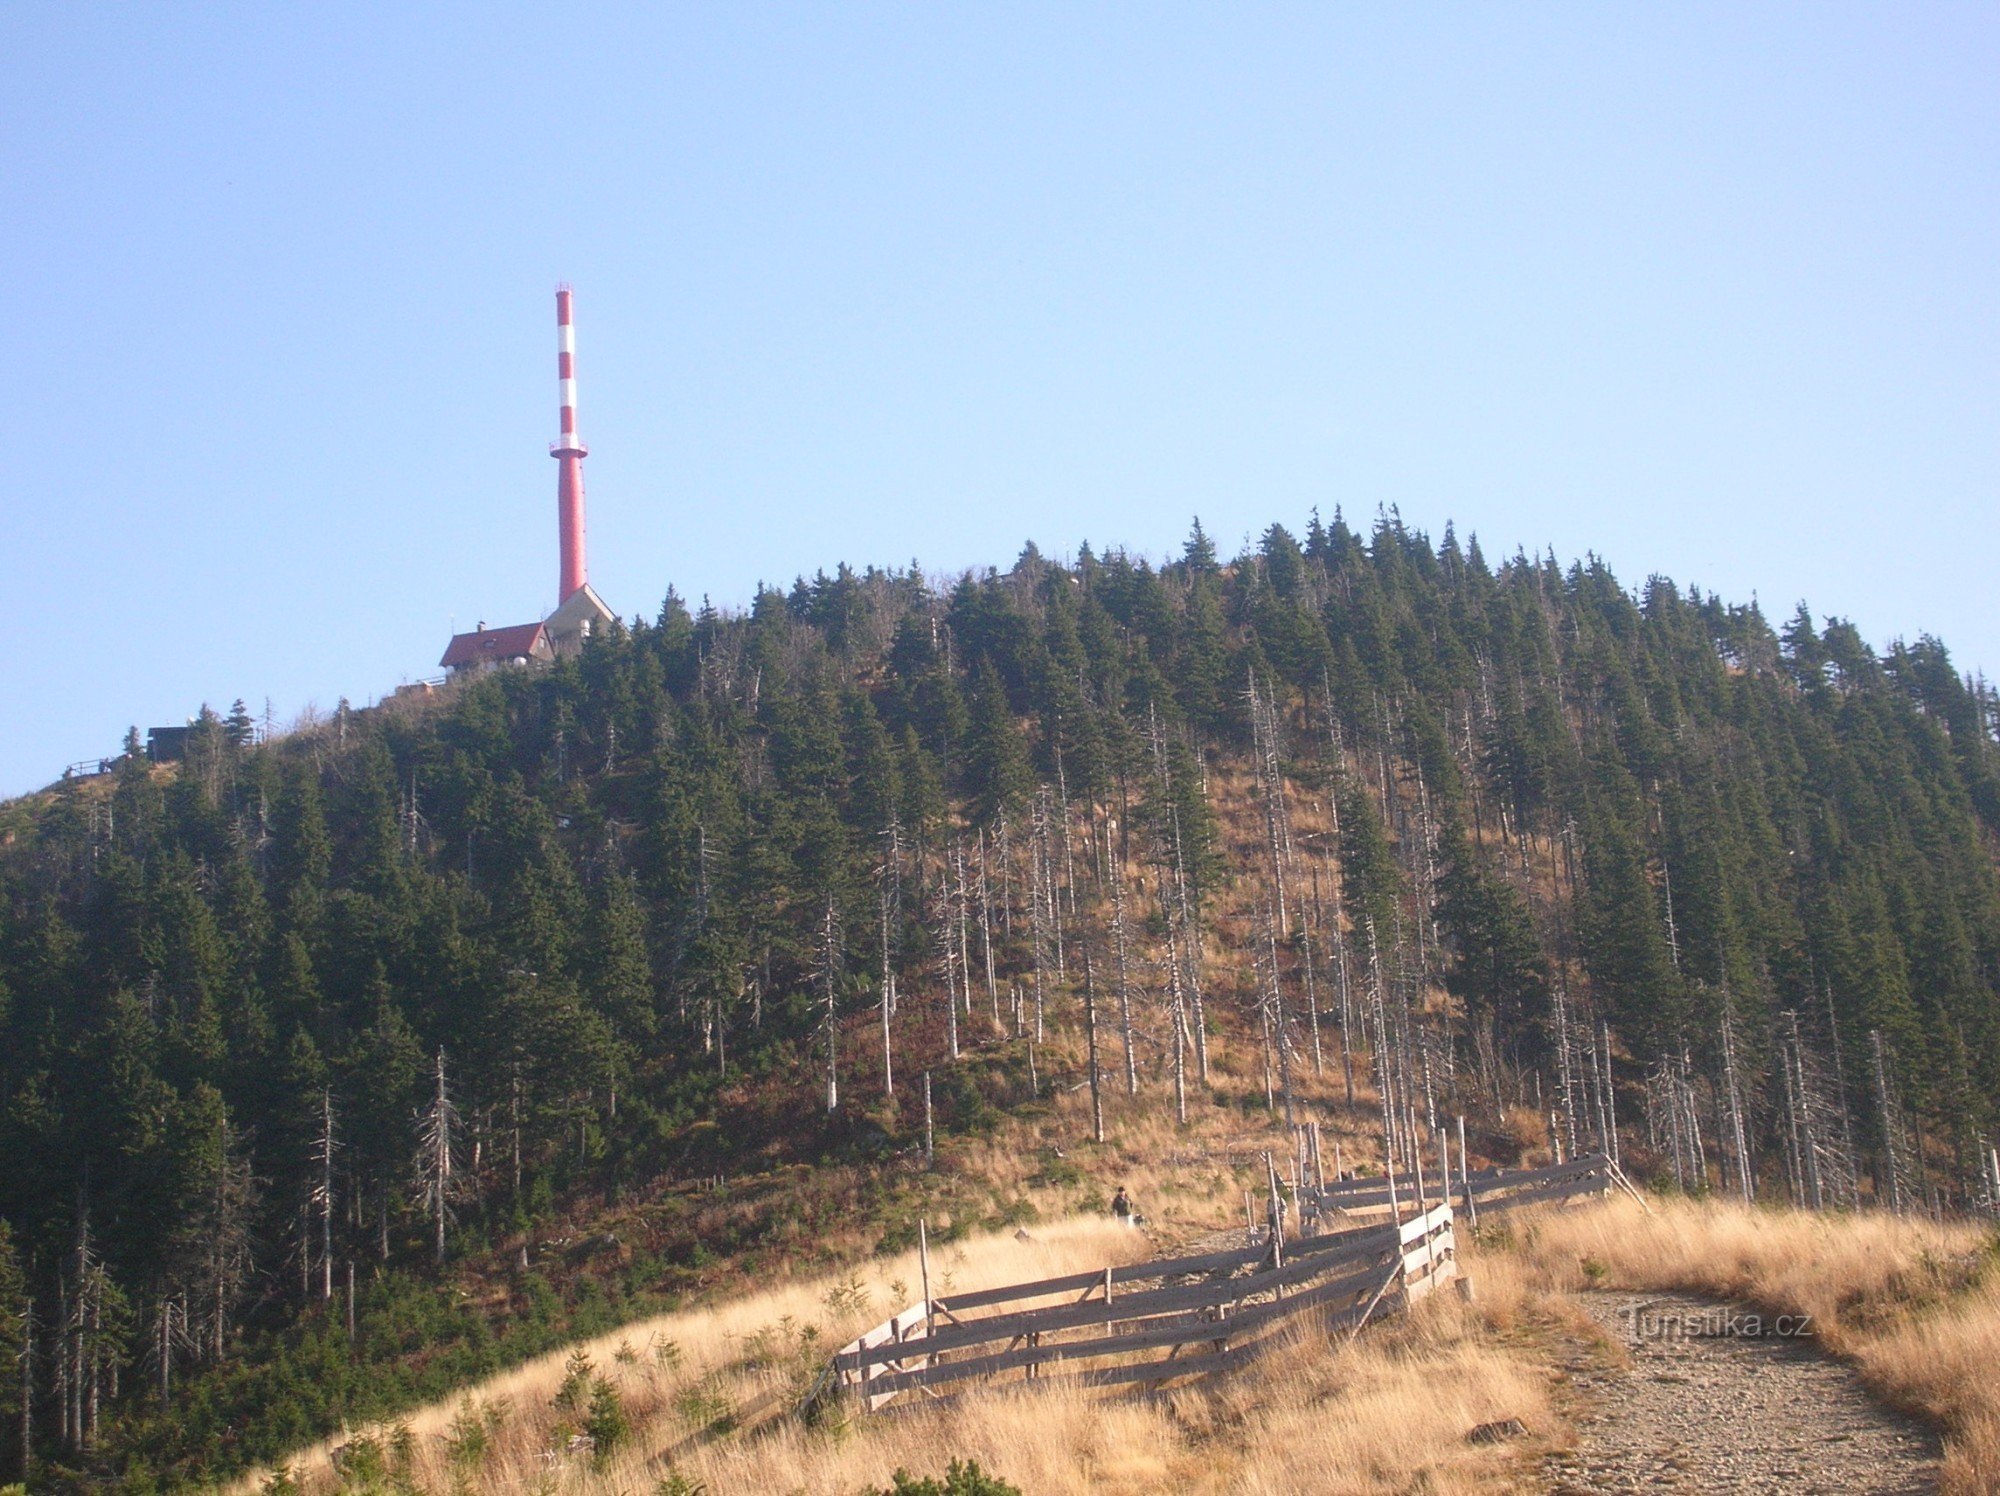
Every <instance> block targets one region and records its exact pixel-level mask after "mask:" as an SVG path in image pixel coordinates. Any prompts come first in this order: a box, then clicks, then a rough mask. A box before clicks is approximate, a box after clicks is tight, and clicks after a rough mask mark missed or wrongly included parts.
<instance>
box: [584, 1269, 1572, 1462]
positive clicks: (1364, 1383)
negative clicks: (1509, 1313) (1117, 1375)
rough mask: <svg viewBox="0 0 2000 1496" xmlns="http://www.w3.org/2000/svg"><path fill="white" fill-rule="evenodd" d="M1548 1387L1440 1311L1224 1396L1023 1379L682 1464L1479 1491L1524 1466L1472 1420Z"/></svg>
mask: <svg viewBox="0 0 2000 1496" xmlns="http://www.w3.org/2000/svg"><path fill="white" fill-rule="evenodd" d="M1550 1416H1551V1415H1550V1413H1549V1410H1548V1402H1547V1395H1546V1391H1545V1386H1544V1382H1543V1379H1542V1378H1541V1377H1539V1376H1538V1375H1537V1374H1536V1373H1535V1372H1534V1371H1533V1369H1532V1368H1531V1367H1529V1366H1528V1365H1526V1364H1525V1363H1523V1362H1522V1361H1520V1360H1518V1359H1516V1358H1515V1357H1513V1356H1512V1355H1510V1354H1508V1353H1506V1352H1503V1351H1500V1350H1497V1349H1495V1348H1493V1347H1492V1346H1491V1345H1488V1344H1484V1343H1482V1342H1481V1338H1480V1334H1479V1331H1478V1327H1477V1323H1476V1322H1475V1321H1472V1320H1471V1319H1469V1318H1468V1317H1466V1316H1465V1315H1464V1311H1462V1310H1461V1309H1460V1308H1459V1307H1458V1306H1457V1305H1455V1304H1452V1303H1446V1302H1439V1303H1437V1306H1436V1308H1435V1309H1434V1310H1430V1311H1427V1312H1426V1313H1425V1314H1423V1315H1422V1316H1420V1317H1419V1321H1418V1322H1416V1323H1413V1324H1410V1325H1407V1326H1398V1327H1395V1328H1394V1329H1392V1330H1388V1331H1384V1332H1378V1333H1376V1334H1373V1335H1370V1336H1367V1337H1364V1338H1363V1339H1362V1340H1361V1341H1359V1342H1358V1343H1356V1344H1355V1345H1352V1346H1342V1347H1339V1348H1337V1349H1330V1348H1329V1347H1328V1346H1327V1344H1326V1342H1325V1341H1324V1340H1323V1339H1321V1338H1318V1337H1316V1336H1312V1335H1302V1336H1301V1340H1300V1343H1299V1345H1298V1346H1297V1348H1296V1349H1294V1350H1291V1351H1289V1352H1286V1353H1280V1354H1275V1355H1272V1356H1267V1357H1266V1358H1265V1359H1264V1360H1262V1361H1261V1362H1259V1363H1257V1365H1256V1367H1255V1368H1254V1369H1252V1370H1250V1371H1247V1372H1245V1373H1242V1374H1240V1375H1237V1376H1234V1377H1231V1378H1227V1379H1224V1380H1221V1381H1219V1382H1217V1383H1215V1384H1213V1385H1212V1386H1209V1387H1203V1388H1190V1389H1188V1390H1183V1391H1179V1392H1174V1393H1170V1394H1167V1395H1164V1396H1156V1397H1146V1396H1118V1397H1107V1396H1104V1395H1101V1394H1099V1395H1091V1394H1087V1393H1084V1392H1080V1391H1078V1390H1076V1389H1074V1388H1067V1387H1063V1386H1062V1385H1061V1384H1060V1383H1052V1384H1050V1385H1049V1386H1048V1387H1047V1388H1046V1389H1044V1390H1040V1391H1035V1392H1029V1391H1027V1390H1025V1388H1023V1387H1022V1386H1021V1385H1020V1384H1014V1385H1013V1386H1011V1387H1010V1388H1008V1389H1007V1390H1005V1391H999V1392H995V1393H992V1394H989V1395H987V1396H984V1397H981V1398H978V1399H976V1400H968V1401H966V1402H964V1403H962V1404H954V1405H950V1406H947V1407H945V1408H941V1409H938V1410H936V1411H934V1412H927V1413H919V1414H916V1415H913V1416H908V1417H897V1418H876V1419H870V1420H866V1421H863V1422H861V1423H860V1424H859V1425H858V1426H856V1427H852V1428H850V1429H848V1430H847V1431H845V1432H844V1433H841V1434H828V1433H821V1432H813V1431H809V1430H805V1429H802V1428H800V1427H798V1426H797V1425H788V1426H786V1427H785V1428H783V1429H782V1430H780V1431H779V1432H777V1433H776V1434H775V1435H774V1436H773V1437H770V1438H767V1439H763V1440H752V1441H748V1442H745V1443H743V1444H740V1445H718V1446H714V1447H712V1448H709V1449H705V1450H701V1451H698V1452H696V1453H694V1454H693V1455H692V1456H691V1457H690V1458H688V1459H687V1460H685V1461H684V1462H683V1464H682V1465H681V1467H680V1473H681V1474H682V1475H683V1476H684V1477H685V1478H687V1479H689V1480H691V1481H698V1482H702V1483H705V1484H706V1486H707V1488H708V1489H709V1490H710V1491H713V1492H721V1491H753V1490H754V1491H800V1492H805V1493H808V1496H851V1493H853V1492H856V1491H860V1490H867V1489H871V1488H874V1487H879V1486H881V1485H882V1484H884V1483H886V1481H887V1479H888V1476H889V1475H890V1473H891V1472H892V1471H893V1470H895V1469H896V1468H898V1467H899V1466H900V1467H904V1468H908V1469H910V1470H911V1471H913V1472H935V1471H937V1470H938V1469H939V1468H940V1467H941V1466H942V1465H943V1464H944V1462H945V1460H946V1458H947V1457H961V1458H971V1459H976V1460H978V1461H979V1463H980V1464H981V1465H982V1466H983V1467H984V1468H986V1469H987V1470H989V1471H994V1472H997V1473H1000V1474H1002V1475H1004V1476H1005V1478H1007V1479H1008V1480H1011V1481H1013V1482H1014V1483H1016V1484H1017V1485H1019V1486H1020V1487H1021V1488H1022V1489H1023V1490H1024V1491H1027V1492H1030V1493H1034V1496H1042V1493H1045V1492H1046V1493H1065V1496H1067V1493H1084V1492H1107V1493H1126V1492H1133V1493H1136V1492H1151V1491H1177V1492H1182V1491H1184V1492H1215V1493H1221V1492H1268V1493H1280V1492H1284V1493H1291V1492H1338V1493H1352V1496H1386V1493H1389V1492H1402V1491H1413V1490H1421V1491H1427V1492H1435V1493H1439V1496H1475V1493H1487V1492H1495V1491H1503V1490H1510V1489H1514V1488H1516V1487H1517V1486H1518V1479H1517V1476H1518V1474H1519V1470H1518V1466H1517V1464H1516V1457H1515V1456H1514V1455H1513V1454H1512V1453H1510V1452H1509V1451H1507V1450H1505V1449H1502V1448H1497V1447H1494V1446H1474V1445H1469V1444H1467V1443H1466V1441H1465V1435H1466V1433H1467V1431H1468V1430H1469V1429H1471V1428H1473V1427H1474V1426H1475V1425H1477V1424H1480V1423H1483V1422H1489V1421H1493V1420H1498V1419H1504V1418H1519V1419H1521V1420H1522V1421H1523V1422H1525V1423H1527V1424H1528V1425H1529V1426H1530V1427H1531V1428H1539V1427H1543V1426H1545V1425H1546V1424H1547V1423H1548V1421H1549V1419H1550ZM638 1474H639V1472H637V1471H635V1470H633V1469H630V1468H625V1469H619V1468H614V1469H611V1470H607V1471H605V1472H603V1473H602V1474H601V1475H596V1476H593V1477H592V1478H590V1479H589V1480H587V1481H584V1482H581V1483H579V1484H578V1486H577V1487H576V1489H577V1490H579V1491H587V1492H591V1493H593V1496H596V1493H600V1492H602V1493H606V1496H608V1493H610V1492H613V1491H618V1490H630V1489H632V1488H633V1485H634V1481H635V1479H636V1478H637V1476H638Z"/></svg>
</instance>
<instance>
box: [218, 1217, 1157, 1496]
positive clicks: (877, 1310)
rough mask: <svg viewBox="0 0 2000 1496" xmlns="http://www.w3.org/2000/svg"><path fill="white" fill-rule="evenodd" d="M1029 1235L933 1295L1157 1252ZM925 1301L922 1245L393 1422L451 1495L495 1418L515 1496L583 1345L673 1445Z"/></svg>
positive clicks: (320, 1454)
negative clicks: (464, 1425)
mask: <svg viewBox="0 0 2000 1496" xmlns="http://www.w3.org/2000/svg"><path fill="white" fill-rule="evenodd" d="M1030 1235H1031V1239H1030V1240H1029V1241H1026V1242H1023V1241H1020V1240H1017V1239H1016V1238H1015V1237H1014V1236H1013V1235H1012V1234H1004V1233H994V1234H991V1235H986V1236H977V1237H970V1238H967V1239H966V1240H963V1241H958V1242H950V1243H941V1244H938V1245H935V1246H933V1247H932V1249H931V1253H930V1263H931V1290H932V1292H933V1293H938V1294H943V1293H950V1292H954V1291H956V1292H964V1291H966V1290H969V1289H975V1288H984V1287H990V1286H995V1285H998V1284H1004V1283H1015V1282H1021V1281H1024V1280H1027V1279H1033V1278H1041V1277H1053V1276H1057V1275H1060V1274H1063V1273H1070V1272H1076V1271H1080V1270H1082V1269H1085V1268H1094V1267H1099V1266H1102V1265H1103V1264H1105V1263H1119V1262H1131V1261H1136V1260H1139V1259H1141V1258H1143V1257H1146V1256H1147V1255H1149V1254H1150V1252H1151V1250H1152V1244H1151V1243H1150V1242H1149V1241H1148V1240H1147V1239H1146V1238H1145V1237H1144V1236H1143V1235H1141V1234H1140V1233H1139V1232H1136V1231H1133V1230H1132V1229H1131V1228H1129V1227H1127V1226H1124V1225H1122V1224H1119V1223H1117V1222H1114V1221H1111V1220H1108V1219H1106V1218H1103V1217H1098V1218H1094V1219H1086V1220H1074V1221H1064V1222H1059V1223H1056V1224H1054V1225H1050V1226H1037V1227H1035V1228H1034V1229H1033V1230H1032V1232H1031V1233H1030ZM921 1296H922V1289H921V1287H920V1271H919V1264H918V1256H917V1253H916V1252H915V1251H910V1252H904V1253H902V1254H900V1255H897V1256H895V1257H890V1258H883V1259H877V1260H875V1261H872V1262H868V1263H865V1264H862V1265H860V1266H859V1267H857V1268H856V1269H855V1270H853V1271H852V1272H848V1273H828V1274H823V1275H817V1276H812V1277H801V1278H796V1279H790V1280H787V1281H784V1282H781V1283H776V1284H773V1285H772V1286H770V1287H767V1288H764V1289H762V1290H759V1291H757V1292H753V1293H749V1294H746V1295H743V1296H741V1297H738V1298H733V1299H728V1300H725V1301H723V1302H720V1303H717V1304H713V1305H709V1306H704V1307H700V1308H694V1309H688V1310H683V1311H679V1312H676V1313H672V1314H664V1315H659V1316H656V1317H654V1318H651V1319H645V1320H640V1321H636V1322H634V1323H633V1324H630V1325H627V1326H625V1327H623V1328H622V1329H618V1330H614V1331H611V1332H609V1333H607V1334H604V1335H600V1336H598V1337H596V1338H595V1339H593V1340H589V1341H586V1342H583V1343H581V1344H580V1345H578V1346H572V1347H568V1348H566V1349H564V1350H561V1351H556V1352H552V1353H550V1354H548V1355H545V1356H540V1357H537V1358H536V1359H534V1360H532V1361H528V1362H524V1363H523V1364H522V1365H520V1366H518V1367H515V1368H513V1369H512V1370H510V1371H505V1372H501V1373H499V1374H498V1375H496V1376H494V1377H491V1378H489V1379H487V1380H486V1381H484V1382H481V1383H479V1384H477V1385H476V1386H473V1387H470V1388H467V1389H465V1390H464V1391H463V1392H461V1393H458V1394H454V1396H452V1397H451V1398H449V1399H446V1400H441V1401H439V1402H436V1403H433V1404H431V1405H429V1406H427V1407H424V1408H420V1409H417V1410H415V1411H413V1412H411V1413H409V1414H407V1415H406V1416H404V1417H401V1418H398V1419H395V1420H393V1421H392V1422H393V1426H400V1427H403V1428H407V1429H408V1430H409V1431H410V1433H411V1434H413V1435H414V1436H415V1447H416V1449H417V1451H418V1462H419V1464H418V1472H417V1473H419V1474H420V1475H421V1476H423V1477H425V1484H426V1485H428V1486H429V1487H430V1488H432V1489H439V1490H443V1489H448V1488H449V1486H450V1480H449V1476H450V1473H451V1471H450V1459H449V1450H448V1448H447V1444H448V1442H449V1440H450V1437H451V1435H452V1429H453V1424H454V1422H455V1421H456V1420H458V1419H460V1418H461V1417H462V1416H463V1415H464V1414H465V1413H467V1411H468V1410H472V1411H480V1410H484V1411H486V1412H490V1413H492V1414H494V1418H493V1420H492V1421H493V1422H494V1423H495V1425H496V1434H495V1437H494V1438H493V1440H492V1441H491V1443H492V1449H491V1453H490V1457H489V1461H488V1466H489V1471H490V1472H491V1474H492V1476H493V1477H494V1478H495V1479H496V1480H497V1481H498V1484H493V1485H490V1487H489V1488H491V1489H512V1488H513V1486H512V1485H511V1484H510V1482H512V1481H514V1480H517V1479H518V1480H523V1481H529V1480H533V1479H535V1478H538V1477H539V1476H540V1474H542V1473H544V1470H545V1466H546V1462H545V1461H543V1460H542V1459H541V1458H540V1456H541V1453H542V1451H543V1450H545V1449H547V1448H549V1447H550V1446H551V1445H552V1444H555V1445H561V1444H562V1443H563V1442H564V1441H565V1440H566V1438H567V1435H568V1433H570V1432H573V1431H574V1430H575V1429H576V1427H577V1425H578V1423H579V1415H578V1413H577V1412H576V1411H573V1410H567V1409H559V1408H556V1407H555V1406H554V1405H553V1403H554V1399H555V1396H556V1394H557V1392H558V1391H559V1389H560V1387H561V1385H562V1383H563V1380H564V1376H565V1368H566V1365H567V1364H568V1362H569V1360H570V1358H571V1356H573V1355H574V1354H575V1353H576V1352H578V1351H579V1350H580V1351H581V1352H582V1353H583V1354H584V1355H585V1356H587V1357H588V1358H589V1360H590V1362H591V1365H592V1367H593V1368H594V1371H595V1374H596V1375H599V1376H602V1377H603V1378H605V1379H606V1380H607V1381H609V1382H610V1383H611V1385H612V1386H614V1387H615V1388H616V1389H617V1390H618V1393H619V1396H620V1398H621V1401H622V1402H623V1405H624V1407H625V1409H626V1412H627V1413H628V1415H629V1416H630V1417H631V1418H632V1420H633V1422H634V1425H635V1426H636V1427H638V1428H640V1429H641V1430H642V1432H643V1434H644V1436H645V1440H646V1441H647V1442H648V1443H649V1444H650V1445H652V1446H656V1447H664V1446H665V1445H668V1444H671V1443H673V1442H675V1441H677V1440H679V1439H681V1438H684V1437H686V1436H687V1435H689V1434H691V1433H694V1432H695V1431H696V1430H697V1429H699V1428H700V1427H702V1426H704V1425H705V1424H706V1423H708V1422H710V1421H711V1420H712V1419H713V1418H714V1416H716V1414H717V1413H718V1412H720V1411H721V1410H724V1409H734V1408H740V1407H743V1406H745V1405H747V1404H749V1403H752V1402H754V1401H755V1400H756V1399H757V1398H758V1397H760V1396H761V1395H762V1394H764V1393H766V1392H769V1391H773V1390H783V1389H785V1387H786V1384H787V1381H788V1379H792V1378H795V1377H797V1375H798V1374H799V1373H800V1371H801V1369H802V1368H805V1367H806V1366H808V1365H810V1364H813V1363H815V1362H817V1361H822V1360H824V1355H825V1354H826V1353H830V1352H831V1351H832V1350H833V1349H835V1348H836V1347H838V1346H839V1345H841V1344H843V1343H844V1342H846V1341H848V1340H850V1339H852V1338H853V1337H854V1336H855V1335H856V1334H858V1333H859V1332H860V1331H861V1330H863V1329H865V1328H866V1327H868V1326H870V1325H873V1324H876V1323H879V1322H880V1321H881V1320H883V1319H886V1318H887V1317H888V1316H889V1315H890V1314H892V1313H894V1312H896V1311H897V1310H899V1309H902V1308H904V1307H906V1306H907V1305H909V1304H910V1303H912V1302H914V1301H916V1300H917V1299H919V1298H921ZM801 1390H803V1389H801ZM391 1433H392V1426H391V1425H383V1426H377V1427H373V1428H367V1429H356V1430H353V1431H351V1432H350V1433H343V1434H341V1435H337V1436H335V1437H334V1438H331V1439H328V1440H325V1441H323V1442H322V1443H320V1444H317V1445H315V1446H313V1447H311V1448H310V1449H308V1450H305V1451H303V1452H302V1453H301V1454H299V1455H298V1456H297V1457H296V1458H294V1459H293V1460H292V1461H291V1470H292V1473H293V1475H294V1477H295V1478H296V1479H298V1480H299V1481H300V1483H301V1484H303V1485H305V1486H307V1487H312V1486H315V1485H323V1484H328V1483H330V1481H331V1477H332V1473H333V1472H332V1465H331V1453H332V1451H333V1450H334V1449H335V1448H337V1447H338V1446H340V1445H341V1444H344V1443H347V1442H348V1441H349V1440H350V1439H351V1438H356V1437H377V1438H384V1439H386V1438H387V1437H389V1436H390V1435H391ZM269 1473H270V1472H269V1471H257V1472H253V1473H252V1474H250V1475H248V1476H246V1477H244V1478H243V1479H242V1480H241V1481H238V1482H237V1483H236V1485H235V1487H234V1489H237V1490H254V1489H256V1488H257V1487H258V1485H259V1484H260V1483H261V1482H262V1481H263V1480H264V1479H265V1478H266V1477H267V1476H268V1475H269Z"/></svg>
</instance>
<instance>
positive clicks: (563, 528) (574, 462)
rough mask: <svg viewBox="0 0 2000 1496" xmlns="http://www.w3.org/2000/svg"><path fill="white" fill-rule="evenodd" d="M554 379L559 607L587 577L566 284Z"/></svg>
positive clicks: (561, 290)
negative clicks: (558, 405)
mask: <svg viewBox="0 0 2000 1496" xmlns="http://www.w3.org/2000/svg"><path fill="white" fill-rule="evenodd" d="M556 380H557V384H558V388H559V389H560V390H561V393H562V426H561V431H562V435H561V437H560V438H559V439H558V440H556V441H555V442H553V443H551V444H550V447H549V455H550V456H552V457H554V458H555V459H556V461H557V462H559V463H561V464H562V466H561V468H560V469H558V471H557V476H556V523H557V527H558V531H559V533H560V536H561V542H562V580H561V582H560V584H559V587H558V591H557V594H556V603H557V605H558V606H560V605H561V604H563V603H566V602H568V601H569V599H570V595H571V594H572V593H574V592H576V591H578V590H579V589H581V588H582V586H583V584H584V583H585V582H586V581H588V580H589V571H588V568H587V567H586V566H585V565H584V558H583V459H584V458H585V457H586V456H588V455H589V449H588V448H587V447H585V446H584V444H583V443H582V441H581V440H579V439H578V437H577V434H576V330H575V328H574V327H573V326H572V325H571V322H570V293H569V287H568V286H558V287H557V288H556Z"/></svg>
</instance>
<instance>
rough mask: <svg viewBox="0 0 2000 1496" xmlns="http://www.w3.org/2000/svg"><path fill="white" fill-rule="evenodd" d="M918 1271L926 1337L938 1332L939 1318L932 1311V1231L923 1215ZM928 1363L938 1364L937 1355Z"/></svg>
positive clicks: (919, 1222) (919, 1231) (920, 1218)
mask: <svg viewBox="0 0 2000 1496" xmlns="http://www.w3.org/2000/svg"><path fill="white" fill-rule="evenodd" d="M917 1272H918V1274H919V1275H920V1276H921V1277H922V1279H923V1285H924V1339H926V1340H928V1339H930V1338H931V1336H932V1335H934V1334H935V1333H937V1318H936V1316H935V1315H934V1314H932V1312H931V1240H930V1231H929V1229H928V1227H927V1226H926V1225H925V1222H924V1218H923V1217H922V1216H918V1217H917ZM926 1364H928V1365H931V1366H935V1365H937V1357H936V1355H934V1354H933V1355H932V1356H930V1357H929V1358H928V1360H927V1363H926Z"/></svg>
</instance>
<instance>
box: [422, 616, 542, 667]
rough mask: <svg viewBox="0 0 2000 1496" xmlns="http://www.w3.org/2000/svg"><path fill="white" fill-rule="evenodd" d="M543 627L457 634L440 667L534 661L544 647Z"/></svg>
mask: <svg viewBox="0 0 2000 1496" xmlns="http://www.w3.org/2000/svg"><path fill="white" fill-rule="evenodd" d="M541 640H542V626H541V625H540V624H539V623H517V624H514V625H513V626H512V627H510V628H504V629H480V630H478V631H477V632H475V633H470V634H453V635H452V636H451V643H450V644H448V645H446V646H445V651H444V658H443V659H441V660H439V661H438V664H440V665H444V666H447V667H450V668H454V669H455V668H457V667H458V666H460V665H476V664H478V663H479V662H480V661H481V660H526V659H532V658H533V657H534V653H535V646H536V645H537V644H539V643H541Z"/></svg>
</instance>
